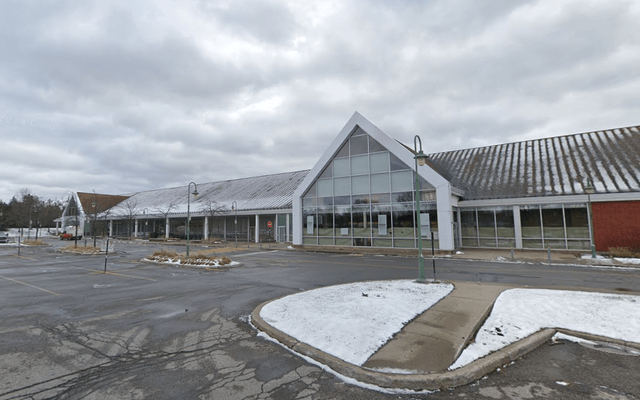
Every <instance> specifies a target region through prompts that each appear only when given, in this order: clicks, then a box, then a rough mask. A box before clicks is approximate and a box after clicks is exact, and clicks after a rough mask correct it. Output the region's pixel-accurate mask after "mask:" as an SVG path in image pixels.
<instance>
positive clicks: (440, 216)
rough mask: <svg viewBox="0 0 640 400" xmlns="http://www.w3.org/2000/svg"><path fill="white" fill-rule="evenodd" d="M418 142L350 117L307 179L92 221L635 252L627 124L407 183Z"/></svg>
mask: <svg viewBox="0 0 640 400" xmlns="http://www.w3.org/2000/svg"><path fill="white" fill-rule="evenodd" d="M417 144H418V142H417V141H414V146H405V145H403V144H401V143H400V142H398V141H396V140H395V139H393V138H391V137H390V136H389V135H387V134H386V133H384V132H383V131H381V130H380V129H379V128H377V127H376V126H375V125H373V124H372V123H371V122H369V121H368V120H367V119H365V118H364V117H363V116H362V115H360V114H358V113H355V114H354V115H353V116H352V117H351V118H350V119H349V121H348V122H347V124H346V125H345V126H344V127H343V128H342V130H341V131H340V132H339V133H338V135H337V136H336V138H335V139H334V140H333V141H332V142H331V143H330V144H329V145H328V147H327V148H326V150H325V152H324V153H323V154H322V156H321V157H320V159H319V160H318V161H317V162H316V164H315V165H314V166H313V168H312V169H311V170H305V171H296V172H289V173H282V174H274V175H265V176H257V177H251V178H244V179H235V180H229V181H223V182H213V183H205V184H197V185H193V184H190V185H185V186H184V187H179V188H170V189H159V190H153V191H146V192H140V193H135V194H132V195H130V196H126V199H125V200H123V201H120V202H119V203H118V204H117V205H115V206H113V207H111V208H109V209H108V210H106V211H105V212H102V213H100V216H99V217H98V216H97V215H95V218H94V220H96V221H95V222H97V220H98V219H103V220H106V221H108V223H109V225H110V229H111V230H110V231H111V234H112V235H127V236H149V237H154V236H157V237H171V236H175V237H183V236H184V234H185V231H186V221H187V215H190V216H191V217H192V220H191V223H190V225H189V227H190V232H191V235H192V236H191V237H192V238H203V239H206V238H213V237H215V238H220V239H223V240H230V239H233V240H248V241H268V240H273V241H281V242H289V241H290V242H292V243H293V244H295V245H300V246H305V247H306V246H311V247H314V248H315V247H317V246H348V247H349V246H364V247H380V248H416V247H417V241H418V235H422V238H423V241H425V240H426V242H424V243H425V246H430V245H431V242H430V241H431V238H432V237H433V240H434V243H433V245H434V247H435V248H436V249H439V250H453V249H456V248H523V249H542V248H545V249H546V248H552V249H576V250H589V249H590V248H591V245H592V233H593V237H594V242H595V246H596V248H597V250H599V251H606V250H607V249H608V248H609V247H638V246H640V127H638V126H632V127H627V128H619V129H611V130H603V131H595V132H588V133H580V134H572V135H566V136H560V137H553V138H543V139H536V140H528V141H523V142H518V143H506V144H499V145H493V146H486V147H480V148H473V149H465V150H456V151H449V152H442V153H431V154H427V162H426V164H425V165H424V166H418V168H417V172H418V174H417V179H416V174H415V171H416V162H415V159H414V156H415V151H417V150H419V149H416V145H417ZM416 182H417V185H418V190H417V191H416ZM196 187H197V192H198V196H197V197H196V196H194V195H193V194H192V193H193V191H194V189H195V188H196ZM416 193H418V194H417V195H416ZM416 196H419V200H420V207H419V209H420V226H418V223H417V220H418V217H417V214H418V213H417V211H416V210H417V202H416ZM590 204H592V211H590V207H589V205H590ZM85 208H86V207H85ZM89 220H90V219H89Z"/></svg>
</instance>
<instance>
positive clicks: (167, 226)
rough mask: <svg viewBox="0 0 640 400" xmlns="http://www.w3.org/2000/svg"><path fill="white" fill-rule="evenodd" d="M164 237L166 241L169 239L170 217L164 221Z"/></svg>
mask: <svg viewBox="0 0 640 400" xmlns="http://www.w3.org/2000/svg"><path fill="white" fill-rule="evenodd" d="M164 237H165V239H169V217H167V218H166V219H165V221H164Z"/></svg>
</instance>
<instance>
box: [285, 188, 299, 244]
mask: <svg viewBox="0 0 640 400" xmlns="http://www.w3.org/2000/svg"><path fill="white" fill-rule="evenodd" d="M287 229H289V224H288V223H287ZM293 244H302V199H300V198H295V197H294V198H293Z"/></svg>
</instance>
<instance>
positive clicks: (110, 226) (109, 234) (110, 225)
mask: <svg viewBox="0 0 640 400" xmlns="http://www.w3.org/2000/svg"><path fill="white" fill-rule="evenodd" d="M111 235H113V220H112V219H111V220H109V232H108V233H107V236H111Z"/></svg>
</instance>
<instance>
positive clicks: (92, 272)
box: [78, 267, 156, 282]
mask: <svg viewBox="0 0 640 400" xmlns="http://www.w3.org/2000/svg"><path fill="white" fill-rule="evenodd" d="M78 268H80V269H84V270H85V271H91V274H92V275H96V274H107V275H116V276H124V277H126V278H133V279H142V280H144V281H151V282H156V280H155V279H151V278H143V277H141V276H135V275H127V274H119V273H117V272H111V271H107V272H105V271H100V270H97V269H90V268H82V267H78Z"/></svg>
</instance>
